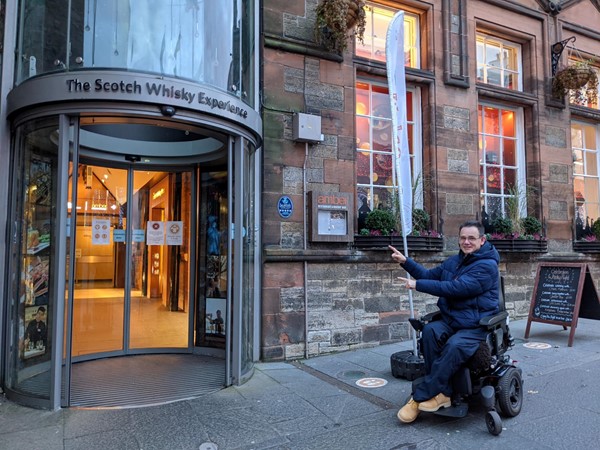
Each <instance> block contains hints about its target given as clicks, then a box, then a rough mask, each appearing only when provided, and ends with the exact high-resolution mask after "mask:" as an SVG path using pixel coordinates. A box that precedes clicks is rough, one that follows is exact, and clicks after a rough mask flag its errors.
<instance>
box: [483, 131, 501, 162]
mask: <svg viewBox="0 0 600 450" xmlns="http://www.w3.org/2000/svg"><path fill="white" fill-rule="evenodd" d="M483 145H484V149H485V162H486V163H488V164H500V158H499V156H500V139H499V138H496V137H491V136H486V137H485V138H484V140H483Z"/></svg>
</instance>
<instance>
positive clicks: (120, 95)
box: [7, 70, 262, 137]
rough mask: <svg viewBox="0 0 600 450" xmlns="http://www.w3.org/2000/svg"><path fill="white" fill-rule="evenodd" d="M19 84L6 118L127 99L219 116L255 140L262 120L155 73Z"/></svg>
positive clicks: (231, 100)
mask: <svg viewBox="0 0 600 450" xmlns="http://www.w3.org/2000/svg"><path fill="white" fill-rule="evenodd" d="M25 84H27V86H25V85H20V86H17V87H16V88H15V89H13V91H15V92H14V93H13V92H12V91H11V94H13V95H11V94H9V96H8V97H9V98H7V107H8V110H9V114H12V113H14V112H15V111H17V110H20V109H22V108H26V107H28V106H32V105H39V104H40V103H60V102H68V101H91V102H93V101H126V102H132V101H133V102H140V103H149V104H153V105H169V106H171V107H172V108H173V110H174V111H175V113H176V112H177V111H178V110H179V109H180V108H185V109H191V110H195V111H199V112H202V113H209V114H213V115H215V114H216V115H219V116H222V117H223V118H225V119H227V120H231V121H234V122H237V123H239V124H240V125H242V126H244V127H248V128H250V129H251V130H253V131H254V133H255V135H256V136H257V137H258V136H259V135H260V130H261V129H262V120H261V118H260V114H259V112H258V111H256V110H254V109H252V108H251V107H250V106H249V105H248V104H246V103H245V102H244V101H242V100H241V99H240V98H238V97H237V96H235V95H231V94H227V93H225V92H222V91H220V90H219V89H217V88H216V87H214V86H211V85H205V84H202V83H194V82H191V81H187V80H182V79H176V78H169V77H157V76H156V75H154V74H144V73H134V72H123V71H118V70H85V71H78V72H77V73H73V72H66V73H55V74H45V75H44V76H41V77H34V78H31V79H30V80H28V82H27V83H25Z"/></svg>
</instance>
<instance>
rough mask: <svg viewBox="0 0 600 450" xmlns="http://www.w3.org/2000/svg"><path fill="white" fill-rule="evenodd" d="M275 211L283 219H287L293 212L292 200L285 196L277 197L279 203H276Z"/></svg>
mask: <svg viewBox="0 0 600 450" xmlns="http://www.w3.org/2000/svg"><path fill="white" fill-rule="evenodd" d="M277 210H278V211H279V215H280V216H281V217H283V218H284V219H289V218H290V217H291V215H292V213H293V212H294V203H292V199H291V198H289V197H288V196H287V195H283V196H281V197H279V201H278V202H277Z"/></svg>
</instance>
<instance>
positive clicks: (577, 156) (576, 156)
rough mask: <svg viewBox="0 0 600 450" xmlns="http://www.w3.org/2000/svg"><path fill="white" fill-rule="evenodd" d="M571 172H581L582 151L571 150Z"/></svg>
mask: <svg viewBox="0 0 600 450" xmlns="http://www.w3.org/2000/svg"><path fill="white" fill-rule="evenodd" d="M573 173H577V174H582V173H584V172H583V151H582V150H573Z"/></svg>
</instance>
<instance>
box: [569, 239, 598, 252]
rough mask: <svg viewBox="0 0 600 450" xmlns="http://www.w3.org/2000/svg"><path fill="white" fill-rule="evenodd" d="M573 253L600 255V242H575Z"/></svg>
mask: <svg viewBox="0 0 600 450" xmlns="http://www.w3.org/2000/svg"><path fill="white" fill-rule="evenodd" d="M573 251H575V252H579V253H600V241H574V242H573Z"/></svg>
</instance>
